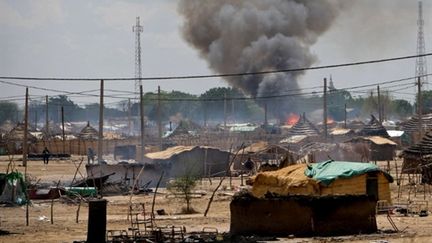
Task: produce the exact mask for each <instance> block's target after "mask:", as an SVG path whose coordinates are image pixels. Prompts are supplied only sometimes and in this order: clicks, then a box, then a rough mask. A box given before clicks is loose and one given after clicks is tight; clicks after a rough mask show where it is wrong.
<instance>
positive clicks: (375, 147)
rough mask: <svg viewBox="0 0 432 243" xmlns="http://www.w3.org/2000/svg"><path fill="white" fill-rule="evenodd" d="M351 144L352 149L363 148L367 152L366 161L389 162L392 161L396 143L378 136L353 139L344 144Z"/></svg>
mask: <svg viewBox="0 0 432 243" xmlns="http://www.w3.org/2000/svg"><path fill="white" fill-rule="evenodd" d="M346 143H347V144H351V145H352V146H353V147H354V149H355V148H356V147H361V146H365V148H366V149H367V150H368V151H369V152H368V154H367V155H365V156H366V157H367V158H366V159H367V160H366V161H390V160H393V159H394V157H395V154H396V148H397V143H395V142H394V141H392V140H390V139H389V138H384V137H380V136H371V137H355V138H352V139H351V140H349V141H347V142H346Z"/></svg>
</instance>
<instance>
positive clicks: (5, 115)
mask: <svg viewBox="0 0 432 243" xmlns="http://www.w3.org/2000/svg"><path fill="white" fill-rule="evenodd" d="M17 114H18V105H17V104H16V103H12V102H9V101H0V124H2V123H3V122H5V121H6V120H12V118H14V117H17Z"/></svg>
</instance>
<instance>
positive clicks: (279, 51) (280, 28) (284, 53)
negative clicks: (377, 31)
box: [178, 0, 342, 112]
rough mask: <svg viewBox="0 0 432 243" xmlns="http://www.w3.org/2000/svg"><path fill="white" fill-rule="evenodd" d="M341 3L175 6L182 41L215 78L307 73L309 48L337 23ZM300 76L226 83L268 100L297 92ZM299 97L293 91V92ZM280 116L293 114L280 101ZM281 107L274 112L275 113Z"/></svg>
mask: <svg viewBox="0 0 432 243" xmlns="http://www.w3.org/2000/svg"><path fill="white" fill-rule="evenodd" d="M338 2H342V1H332V0H265V1H263V0H217V1H215V0H180V2H179V6H178V11H179V13H180V14H181V15H182V16H183V17H184V19H185V21H184V25H183V26H182V34H183V37H184V38H185V40H186V41H187V42H188V43H189V44H190V45H192V46H193V47H194V48H196V49H197V50H199V54H200V56H201V57H202V58H204V59H205V60H206V61H207V62H208V64H209V67H210V68H211V69H212V70H214V71H215V72H217V73H242V72H259V71H266V70H276V69H291V68H300V67H309V66H311V65H312V64H313V63H314V62H315V61H316V57H315V56H314V55H313V54H312V53H311V52H310V46H311V45H313V44H314V43H315V42H316V41H317V38H318V37H319V36H320V35H321V34H323V33H324V32H325V31H326V30H327V29H328V28H329V27H330V26H331V24H332V22H333V21H334V19H335V18H336V17H337V15H338V13H339V11H340V8H341V7H342V6H341V3H338ZM302 74H303V72H295V73H278V74H271V75H254V76H252V75H250V76H249V75H248V76H243V77H228V78H225V79H226V80H227V81H228V82H229V83H230V84H231V85H232V86H233V87H235V88H238V89H240V90H242V91H243V92H244V93H245V94H247V95H251V96H253V97H256V96H268V95H278V94H287V93H288V92H289V91H290V90H293V89H298V88H299V86H298V83H297V77H298V76H299V75H302ZM294 93H298V91H296V92H294ZM284 103H289V105H287V104H285V106H284V109H285V111H284V112H289V111H288V110H291V111H293V110H296V109H295V104H293V103H294V102H292V100H291V101H287V100H286V99H285V102H284ZM280 109H281V107H279V110H280Z"/></svg>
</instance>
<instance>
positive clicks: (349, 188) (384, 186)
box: [320, 173, 391, 202]
mask: <svg viewBox="0 0 432 243" xmlns="http://www.w3.org/2000/svg"><path fill="white" fill-rule="evenodd" d="M367 176H368V175H367V174H363V175H359V176H354V177H351V178H347V179H337V180H335V181H334V182H333V183H331V184H330V185H329V186H328V187H326V186H322V185H321V186H320V191H321V195H323V196H325V195H365V194H366V179H367ZM378 200H386V201H388V202H391V195H390V184H389V182H388V180H387V178H386V177H385V176H384V174H383V173H378Z"/></svg>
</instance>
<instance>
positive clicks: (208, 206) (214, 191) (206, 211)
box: [204, 144, 244, 217]
mask: <svg viewBox="0 0 432 243" xmlns="http://www.w3.org/2000/svg"><path fill="white" fill-rule="evenodd" d="M231 148H232V146H231ZM242 148H243V150H244V144H242V145H241V146H240V149H239V150H237V152H236V154H235V155H234V157H233V159H232V160H231V161H230V162H229V163H228V168H227V170H226V172H227V173H228V172H229V170H230V168H231V165H232V163H234V161H235V158H236V157H237V154H238V152H239V151H240V150H241V149H242ZM230 154H231V149H230ZM227 173H225V175H224V176H223V177H222V178H221V180H220V181H219V184H218V185H217V186H216V188H215V189H214V190H213V193H212V195H211V197H210V199H209V202H208V204H207V208H206V210H205V212H204V217H207V213H208V211H209V210H210V206H211V203H212V202H213V198H214V196H215V194H216V192H217V190H219V187H220V186H221V185H222V182H223V181H224V180H225V178H226V174H227Z"/></svg>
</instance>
